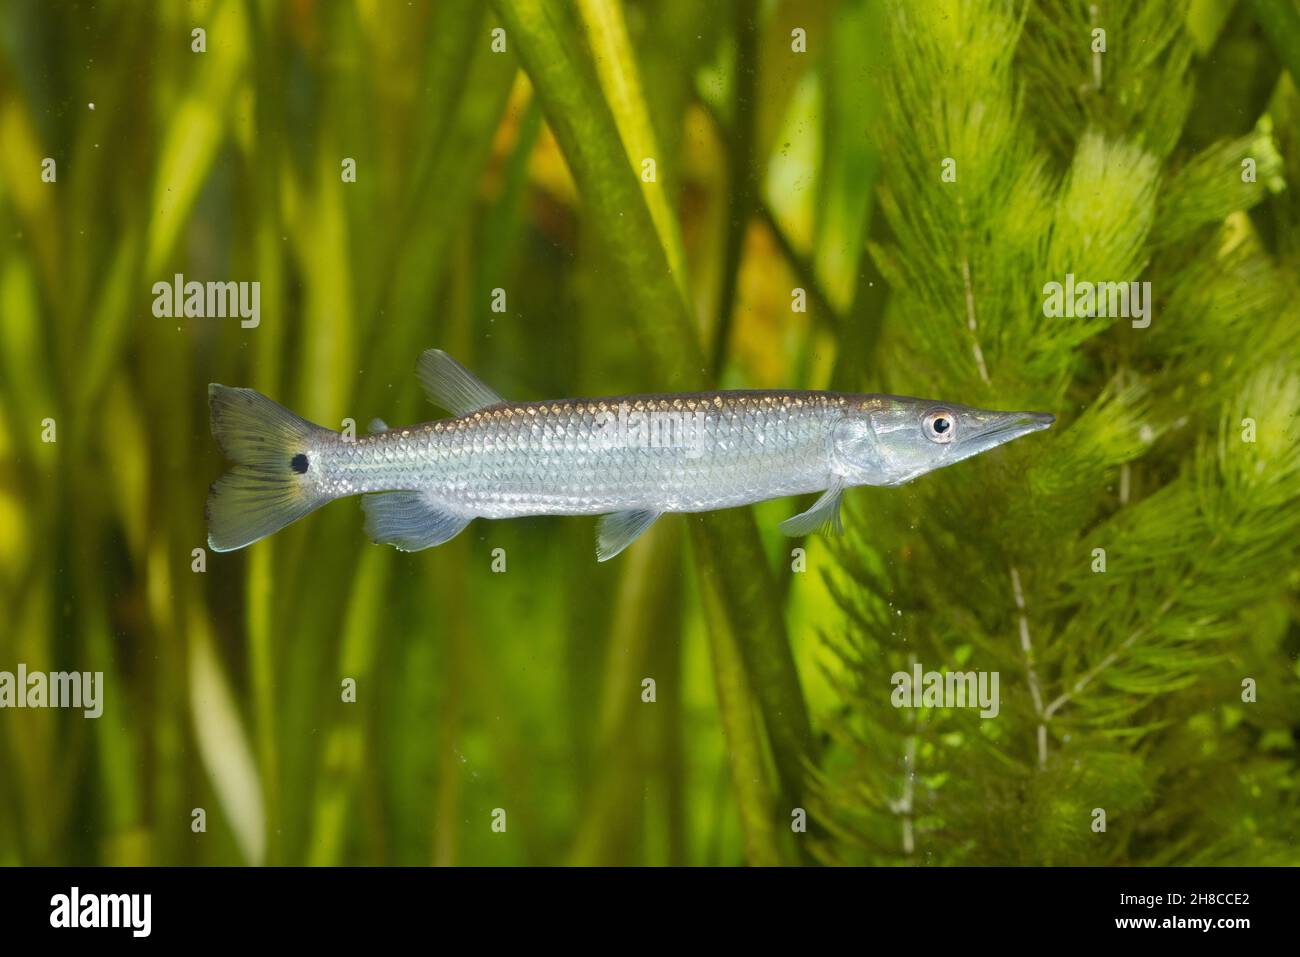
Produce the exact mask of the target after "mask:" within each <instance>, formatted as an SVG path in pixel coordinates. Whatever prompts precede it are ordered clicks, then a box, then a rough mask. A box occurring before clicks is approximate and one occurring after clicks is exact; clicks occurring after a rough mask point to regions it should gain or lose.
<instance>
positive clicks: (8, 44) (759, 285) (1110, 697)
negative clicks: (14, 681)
mask: <svg viewBox="0 0 1300 957" xmlns="http://www.w3.org/2000/svg"><path fill="white" fill-rule="evenodd" d="M200 26H201V27H203V28H204V29H205V30H206V31H207V37H206V41H207V50H206V52H204V53H195V52H192V50H191V30H192V29H193V28H195V27H200ZM1098 26H1100V27H1103V28H1105V30H1106V33H1107V50H1106V52H1105V53H1104V54H1100V55H1094V53H1093V52H1092V50H1091V44H1092V34H1091V31H1092V30H1093V29H1094V28H1095V27H1098ZM497 28H502V29H504V30H505V38H506V52H504V53H498V52H494V51H493V50H492V46H491V44H492V37H493V34H492V31H493V30H494V29H497ZM796 30H801V31H803V34H804V35H805V36H806V52H798V51H795V50H793V49H792V32H793V31H796ZM1295 75H1300V13H1298V12H1297V7H1296V5H1295V3H1294V2H1293V0H1253V2H1245V0H1243V2H1231V0H1195V2H1192V3H1191V4H1190V5H1187V6H1185V7H1184V5H1181V4H1169V3H1165V2H1138V0H1134V2H1124V3H1118V2H1117V3H1107V2H1102V3H1098V4H1095V5H1093V6H1090V5H1089V4H1088V3H1085V2H1082V0H1076V2H1071V3H1046V2H1043V3H1030V4H1028V5H1025V4H1020V3H1003V2H997V0H970V2H962V3H959V2H955V0H954V2H935V3H925V4H919V3H917V4H913V3H906V2H901V0H898V2H877V0H841V2H811V3H795V2H758V0H727V2H721V3H699V2H696V0H659V2H653V0H644V2H629V3H627V4H620V3H617V2H614V0H573V2H560V0H556V2H543V0H498V2H495V3H493V4H491V5H486V4H483V3H480V2H478V0H439V2H436V3H427V4H426V3H414V4H397V3H393V4H388V3H380V2H375V0H364V2H356V3H345V2H337V3H334V2H329V3H325V2H320V3H311V2H301V3H272V2H258V0H246V2H244V0H214V2H209V3H199V2H196V3H189V4H180V3H177V4H137V3H103V4H94V5H84V4H83V5H74V4H71V3H57V2H56V3H41V2H36V0H4V2H3V3H0V619H2V621H0V669H4V670H14V669H15V668H16V666H17V664H18V662H25V663H26V664H27V666H28V667H29V668H30V669H33V670H37V669H46V670H52V669H76V670H96V671H103V672H104V673H105V676H106V682H107V688H106V693H105V707H104V714H103V717H102V718H100V719H99V720H97V721H87V720H84V719H83V718H82V717H81V716H80V714H79V713H77V712H56V711H22V712H18V711H5V712H0V864H56V863H57V864H62V863H108V864H131V863H166V864H172V863H192V864H210V863H239V862H254V863H258V862H264V863H270V864H281V863H311V864H334V863H403V864H424V863H438V864H449V863H509V864H521V863H650V864H669V863H696V864H722V863H740V862H746V861H747V862H751V863H760V864H766V863H812V862H822V863H840V862H850V863H891V864H892V863H925V864H948V863H1021V864H1031V863H1136V864H1141V863H1188V862H1205V863H1229V862H1235V863H1250V862H1255V863H1295V862H1296V856H1297V852H1296V850H1295V848H1296V847H1297V840H1298V839H1300V833H1298V832H1300V815H1298V814H1297V812H1298V811H1300V807H1297V803H1298V801H1300V799H1298V798H1297V794H1298V789H1297V768H1296V762H1297V756H1298V755H1297V728H1298V727H1300V682H1298V681H1297V677H1298V675H1297V655H1298V653H1300V600H1298V598H1300V573H1298V572H1297V568H1298V566H1300V563H1298V562H1297V557H1298V554H1297V552H1298V545H1297V542H1298V541H1300V509H1298V508H1297V505H1298V504H1300V502H1298V501H1297V500H1298V499H1300V441H1298V440H1300V426H1298V425H1297V409H1298V407H1300V350H1298V349H1297V336H1298V335H1300V311H1298V307H1297V303H1298V302H1300V298H1298V297H1297V291H1298V290H1297V278H1296V277H1297V269H1296V266H1297V262H1300V202H1298V201H1297V199H1296V193H1295V189H1294V186H1295V184H1296V183H1297V182H1300V121H1298V116H1300V102H1298V101H1297V92H1296V87H1295V83H1294V81H1293V79H1292V77H1294V76H1295ZM91 104H93V109H92V107H91ZM45 157H52V158H54V159H55V160H56V162H57V181H56V182H55V183H45V182H42V180H41V163H42V159H43V158H45ZM344 157H351V158H354V159H355V160H356V164H357V170H358V175H357V181H356V182H355V183H343V182H342V181H341V176H340V171H341V162H342V160H343V158H344ZM946 157H951V158H953V159H954V160H955V162H956V171H957V178H956V181H955V182H947V183H946V182H942V181H941V180H940V175H939V174H940V168H941V166H940V164H941V162H942V161H943V159H944V158H946ZM645 158H653V159H654V161H655V176H654V180H653V182H646V181H644V180H643V177H642V176H641V173H642V171H643V169H644V166H643V163H642V161H643V160H644V159H645ZM1247 158H1249V159H1253V160H1254V161H1255V163H1256V166H1257V178H1256V180H1255V181H1254V182H1243V179H1242V176H1241V170H1242V162H1243V160H1245V159H1247ZM178 272H179V273H183V274H184V275H185V277H186V278H187V279H198V280H200V281H205V280H256V281H259V282H260V283H261V316H262V318H261V325H260V326H259V327H258V328H256V329H248V330H246V329H241V328H240V326H239V323H238V321H237V320H234V319H225V320H220V319H160V318H156V317H155V316H154V315H153V314H152V303H153V296H152V291H151V289H152V285H153V283H155V282H158V281H160V280H162V281H167V280H170V278H171V277H172V275H173V274H174V273H178ZM1067 272H1073V273H1075V274H1076V275H1077V276H1078V277H1079V278H1080V279H1090V280H1111V281H1129V280H1137V279H1143V280H1149V281H1150V282H1151V283H1152V288H1153V296H1154V300H1155V307H1154V318H1153V322H1152V325H1151V327H1150V328H1149V329H1145V330H1138V329H1133V328H1132V327H1131V326H1130V325H1129V323H1127V322H1126V321H1123V320H1119V321H1115V320H1087V319H1072V320H1066V319H1055V320H1049V319H1045V318H1044V316H1043V312H1042V287H1043V284H1044V283H1046V282H1048V281H1062V280H1063V279H1064V276H1065V274H1066V273H1067ZM796 287H798V288H802V289H803V290H805V291H806V295H807V301H808V308H807V311H806V312H798V311H794V310H792V308H791V302H792V290H793V289H795V288H796ZM497 288H500V289H504V290H505V291H506V295H507V309H506V311H505V312H504V313H497V312H493V311H492V309H491V303H492V291H493V290H494V289H497ZM432 346H438V347H441V348H443V349H446V350H447V351H449V352H450V353H452V354H453V355H455V356H456V357H457V358H459V359H460V360H461V361H462V362H464V363H465V364H466V365H468V366H469V367H470V368H472V369H474V370H475V371H476V372H477V373H479V374H480V375H481V376H482V377H483V378H484V379H485V381H487V382H488V383H489V384H491V385H492V386H493V387H494V388H496V389H497V390H498V391H500V392H501V393H502V394H504V395H506V396H508V397H510V398H513V399H520V400H524V399H537V398H551V397H558V396H566V395H599V394H611V393H626V392H632V391H674V390H686V389H695V388H704V387H724V388H743V387H753V388H757V387H789V388H836V389H846V390H855V391H893V392H901V393H909V394H919V395H931V396H935V397H941V398H947V399H951V400H954V401H960V402H964V403H967V404H970V405H979V406H990V407H998V408H1021V409H1045V410H1052V411H1054V412H1056V413H1057V414H1058V417H1059V421H1058V424H1057V426H1056V427H1055V428H1054V429H1053V430H1052V431H1051V432H1049V433H1046V434H1044V435H1040V436H1034V437H1033V438H1030V439H1025V440H1022V441H1020V442H1017V443H1014V444H1013V445H1011V446H1008V447H1007V448H1005V449H1001V450H999V451H997V452H995V453H992V454H991V455H988V456H985V457H981V458H980V459H977V460H973V461H970V462H967V463H963V464H961V465H959V466H957V467H955V468H953V469H951V470H945V471H942V472H940V473H937V474H935V475H932V476H928V477H926V478H923V479H922V480H920V481H918V482H917V483H915V484H914V485H912V486H909V487H907V488H904V489H863V490H857V491H854V492H851V493H849V496H848V505H849V508H848V515H847V516H846V524H847V525H848V527H849V533H848V535H846V536H845V537H844V538H841V539H838V540H835V541H832V542H827V541H824V540H821V539H815V540H809V541H808V542H807V543H803V544H805V545H806V547H807V550H808V553H807V571H806V572H802V573H801V572H796V571H792V569H791V558H790V549H791V547H792V545H797V544H800V543H791V542H790V541H789V540H786V539H784V538H782V537H780V536H779V535H778V534H777V533H776V525H777V523H778V522H779V521H780V519H781V518H784V517H786V516H788V515H790V514H793V513H794V512H795V511H796V510H798V509H799V508H800V507H801V506H804V505H806V504H807V503H796V502H790V501H783V502H776V503H768V504H764V505H760V506H758V507H755V508H753V509H742V510H734V511H729V512H724V513H718V514H714V515H710V516H707V517H693V518H690V519H684V518H671V519H669V520H665V521H662V522H660V523H659V524H658V526H657V527H656V528H655V529H654V530H653V531H652V532H651V533H650V534H649V535H647V536H646V537H645V538H644V539H642V540H641V541H639V542H638V543H637V545H636V546H635V547H634V548H632V549H630V550H629V551H628V552H626V553H624V555H622V556H620V557H619V558H618V559H617V560H616V561H613V562H610V563H608V564H607V565H597V564H596V563H595V560H594V554H593V552H594V547H593V528H592V525H593V523H592V522H591V521H590V520H582V519H553V518H539V519H526V520H516V521H513V522H498V523H487V522H481V521H480V522H476V523H475V524H474V525H473V526H471V528H470V529H469V530H468V531H467V532H466V533H465V534H463V535H462V536H460V537H459V538H458V539H456V540H455V541H453V542H451V543H449V544H448V545H446V546H443V547H441V548H438V549H435V550H432V551H429V552H424V553H420V554H415V555H404V554H399V553H397V552H395V551H393V550H391V549H388V548H383V547H378V546H374V545H371V544H370V543H368V542H367V541H366V540H365V537H364V535H363V533H362V530H361V516H360V510H359V508H358V507H357V505H356V503H355V502H347V503H339V504H335V505H332V506H330V507H328V508H326V509H324V510H322V511H321V512H320V513H317V514H316V515H313V516H312V517H311V518H309V519H308V520H305V521H303V522H300V523H298V524H297V525H295V526H293V527H291V528H289V529H287V530H286V531H284V532H282V533H280V534H278V535H276V536H275V537H273V538H272V539H270V540H267V541H265V542H262V543H259V544H257V545H255V546H253V547H251V548H249V549H248V550H246V551H243V552H239V553H235V554H230V555H215V554H214V555H208V556H207V570H206V572H204V573H202V574H199V573H195V572H194V571H193V570H192V562H193V560H194V559H193V557H192V550H193V549H195V548H198V547H200V546H202V545H203V544H204V542H205V529H204V525H203V502H204V498H205V495H206V491H207V486H208V483H209V482H211V481H212V480H213V479H215V478H216V476H217V475H218V474H219V473H220V471H221V470H222V468H223V465H222V462H221V460H220V455H219V453H218V450H217V448H216V446H215V443H214V442H213V441H212V439H211V437H210V435H209V433H208V425H207V409H206V401H205V399H206V385H207V383H208V382H210V381H217V382H223V383H226V384H230V385H246V386H252V387H255V388H257V389H259V390H261V391H263V392H265V393H267V394H268V395H270V396H272V397H274V398H276V399H277V400H279V401H281V402H282V403H283V404H285V405H287V406H289V407H291V408H293V409H294V410H295V411H297V412H299V413H300V414H302V415H304V416H305V417H307V418H309V419H312V420H314V421H317V422H321V423H325V424H330V425H334V426H337V425H338V424H339V423H341V421H342V420H343V419H344V418H345V417H350V418H352V419H355V420H356V421H357V422H360V423H365V422H367V421H368V420H369V419H370V418H371V417H374V416H380V417H383V418H384V419H386V420H387V421H389V422H391V423H395V424H399V423H406V422H412V421H420V420H423V419H427V418H429V417H431V416H432V415H433V414H434V413H433V412H432V410H431V408H430V407H429V406H428V405H427V403H425V402H424V400H423V399H422V398H421V397H420V395H419V394H418V389H417V387H416V383H415V378H414V375H413V370H414V364H415V360H416V357H417V355H418V354H419V353H420V351H421V350H423V349H425V348H429V347H432ZM46 418H53V419H54V420H55V421H56V423H57V442H54V443H43V442H42V441H41V433H42V420H44V419H46ZM1247 418H1249V419H1252V420H1253V421H1254V423H1255V428H1256V440H1255V441H1254V442H1245V441H1243V440H1242V420H1243V419H1247ZM498 548H500V549H504V550H505V554H506V561H507V571H506V573H504V574H495V573H493V572H492V571H491V562H492V552H493V550H494V549H498ZM1098 548H1103V549H1105V550H1106V562H1107V566H1106V571H1105V572H1104V573H1100V572H1096V571H1094V563H1095V561H1096V558H1095V552H1094V550H1095V549H1098ZM914 661H915V662H919V663H920V664H921V665H922V666H923V667H924V668H926V669H927V670H942V669H978V670H991V671H999V672H1000V674H1001V691H1002V713H1001V715H1000V716H999V717H998V719H996V720H991V721H981V720H979V719H978V718H977V717H976V716H975V715H974V713H973V712H970V711H956V710H953V711H946V710H936V709H926V710H922V711H912V710H896V709H894V708H893V707H892V706H891V704H890V700H889V695H890V691H891V690H892V688H891V685H890V675H891V674H892V673H893V672H895V671H898V670H907V669H909V668H910V667H911V664H912V662H914ZM645 677H653V678H654V679H655V680H656V683H657V700H656V701H655V702H654V703H653V704H648V703H644V702H643V701H642V699H641V694H642V684H641V682H642V679H643V678H645ZM1247 677H1249V678H1253V679H1254V680H1255V681H1256V682H1258V702H1257V703H1253V704H1247V703H1243V702H1242V700H1241V686H1242V681H1243V679H1244V678H1247ZM344 678H354V679H355V680H356V682H357V686H358V699H357V701H356V703H344V702H342V701H341V700H340V698H341V695H340V683H341V681H342V680H343V679H344ZM200 807H201V808H204V809H206V811H207V814H208V829H207V832H206V833H204V834H196V833H193V832H192V830H191V812H192V810H193V809H194V808H200ZM796 807H802V808H805V809H807V812H808V814H809V829H808V832H807V833H806V834H798V835H797V834H794V833H792V830H791V811H792V809H793V808H796ZM495 808H503V809H505V811H506V813H507V822H508V828H507V830H506V832H505V833H495V832H494V831H493V830H492V828H491V823H492V812H493V809H495ZM1097 808H1102V809H1105V811H1106V815H1107V830H1106V832H1105V833H1096V832H1094V830H1093V829H1092V824H1093V821H1094V809H1097Z"/></svg>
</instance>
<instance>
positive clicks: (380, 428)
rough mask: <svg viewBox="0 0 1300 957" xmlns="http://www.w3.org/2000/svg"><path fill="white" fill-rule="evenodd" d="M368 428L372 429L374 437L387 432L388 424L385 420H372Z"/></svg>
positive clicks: (371, 432)
mask: <svg viewBox="0 0 1300 957" xmlns="http://www.w3.org/2000/svg"><path fill="white" fill-rule="evenodd" d="M368 428H369V429H370V434H371V435H374V434H375V433H376V432H387V431H388V423H387V422H385V421H384V420H383V419H371V420H370V425H369V426H368Z"/></svg>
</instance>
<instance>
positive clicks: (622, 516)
mask: <svg viewBox="0 0 1300 957" xmlns="http://www.w3.org/2000/svg"><path fill="white" fill-rule="evenodd" d="M662 514H663V512H656V511H654V510H653V509H628V510H627V511H626V512H610V513H609V514H608V515H602V516H601V517H600V522H599V523H598V524H597V526H596V561H598V562H607V561H609V560H610V559H611V558H613V557H614V556H615V555H617V554H618V553H619V552H621V551H622V550H623V549H625V548H627V547H628V546H629V545H631V544H632V543H633V542H635V541H636V540H637V539H638V538H639V537H640V536H641V534H642V533H643V532H644V531H645V530H646V529H647V528H649V527H650V526H651V525H653V524H654V523H655V519H657V518H658V517H659V516H660V515H662Z"/></svg>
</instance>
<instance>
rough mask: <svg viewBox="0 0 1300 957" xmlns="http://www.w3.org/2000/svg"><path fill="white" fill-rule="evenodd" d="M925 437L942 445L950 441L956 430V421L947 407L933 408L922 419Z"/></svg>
mask: <svg viewBox="0 0 1300 957" xmlns="http://www.w3.org/2000/svg"><path fill="white" fill-rule="evenodd" d="M922 428H923V429H924V430H925V437H926V438H927V439H929V440H930V441H931V442H938V443H939V444H941V445H943V444H946V443H948V442H951V441H952V438H953V436H954V435H955V434H956V432H957V421H956V419H954V418H953V415H952V413H951V412H949V411H948V410H947V409H935V410H934V411H933V412H930V413H927V414H926V417H925V419H923V420H922Z"/></svg>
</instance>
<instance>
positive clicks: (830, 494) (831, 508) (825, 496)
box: [780, 481, 844, 535]
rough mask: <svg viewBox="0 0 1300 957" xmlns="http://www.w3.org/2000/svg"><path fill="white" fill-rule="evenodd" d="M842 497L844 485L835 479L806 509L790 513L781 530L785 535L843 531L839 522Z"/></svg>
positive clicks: (837, 532)
mask: <svg viewBox="0 0 1300 957" xmlns="http://www.w3.org/2000/svg"><path fill="white" fill-rule="evenodd" d="M843 497H844V486H843V485H842V484H841V483H840V482H838V481H837V482H835V483H834V484H833V485H832V486H831V487H830V488H828V489H827V490H826V491H825V492H823V493H822V497H821V498H819V499H818V500H817V501H815V502H813V505H812V508H810V509H808V511H806V512H800V513H799V514H798V515H792V516H791V517H790V518H787V519H786V520H785V521H784V522H782V523H781V525H780V528H781V531H782V532H784V533H785V534H786V535H807V534H809V533H810V532H816V531H826V532H831V533H834V534H836V535H838V534H840V532H842V531H844V526H843V525H841V524H840V500H841V499H842V498H843Z"/></svg>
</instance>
